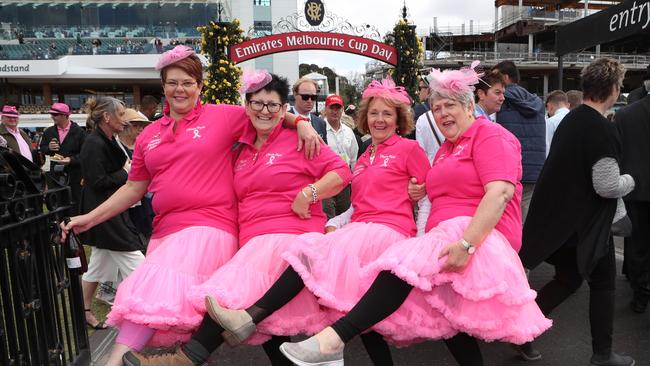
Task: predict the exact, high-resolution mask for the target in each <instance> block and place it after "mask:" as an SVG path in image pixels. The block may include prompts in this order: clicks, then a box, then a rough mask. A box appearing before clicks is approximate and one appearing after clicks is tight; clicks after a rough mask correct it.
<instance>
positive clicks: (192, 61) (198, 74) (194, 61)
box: [160, 55, 203, 86]
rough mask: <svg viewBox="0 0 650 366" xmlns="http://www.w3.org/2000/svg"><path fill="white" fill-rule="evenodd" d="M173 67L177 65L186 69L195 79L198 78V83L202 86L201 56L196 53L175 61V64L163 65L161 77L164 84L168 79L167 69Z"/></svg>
mask: <svg viewBox="0 0 650 366" xmlns="http://www.w3.org/2000/svg"><path fill="white" fill-rule="evenodd" d="M173 67H177V68H179V69H181V70H183V71H185V72H186V73H187V74H188V75H190V76H191V77H192V78H193V79H194V80H196V83H197V84H198V85H199V86H202V83H203V65H202V64H201V60H199V58H198V57H197V56H196V55H190V56H188V57H186V58H184V59H182V60H179V61H177V62H174V63H173V64H170V65H167V66H165V67H163V68H162V70H160V79H161V80H162V82H163V84H164V83H165V81H166V80H167V70H169V69H171V68H173Z"/></svg>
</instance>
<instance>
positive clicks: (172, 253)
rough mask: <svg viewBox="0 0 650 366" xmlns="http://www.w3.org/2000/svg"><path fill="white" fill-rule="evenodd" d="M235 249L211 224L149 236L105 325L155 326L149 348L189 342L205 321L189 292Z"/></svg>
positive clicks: (227, 235)
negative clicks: (161, 235)
mask: <svg viewBox="0 0 650 366" xmlns="http://www.w3.org/2000/svg"><path fill="white" fill-rule="evenodd" d="M236 251H237V239H236V238H235V237H234V236H233V235H232V234H230V233H228V232H226V231H223V230H220V229H216V228H213V227H205V226H194V227H189V228H186V229H183V230H181V231H178V232H175V233H173V234H169V235H167V236H165V237H162V238H159V239H152V240H151V242H150V243H149V247H148V251H147V255H146V257H145V259H144V261H143V262H142V263H141V264H140V265H139V266H138V267H137V268H136V269H135V271H133V272H132V273H131V275H130V276H129V277H127V278H126V279H125V280H124V281H123V282H122V283H121V284H120V286H119V287H118V289H117V294H116V296H115V302H114V304H113V307H112V309H111V312H110V313H109V314H108V318H107V322H108V324H111V325H114V326H116V327H118V328H119V327H120V324H121V323H122V322H123V321H124V320H128V321H130V322H132V323H135V324H141V325H146V326H148V327H150V328H154V329H156V330H157V331H156V333H155V334H154V336H153V338H152V339H151V340H150V341H149V344H148V346H152V347H167V346H171V345H173V344H174V343H177V342H185V341H187V340H188V339H189V338H190V336H191V335H192V332H193V331H194V330H195V329H196V328H197V327H198V326H199V324H200V323H201V320H202V319H203V313H202V312H199V311H197V310H196V309H195V308H194V306H192V304H190V302H189V300H188V298H187V295H188V291H189V290H190V288H191V287H192V286H196V285H199V284H201V283H203V282H205V281H206V280H207V279H208V278H210V276H211V275H212V273H214V271H216V270H217V269H218V268H219V267H221V266H222V265H223V264H224V263H226V262H227V261H228V260H229V259H230V258H232V256H233V255H234V254H235V252H236Z"/></svg>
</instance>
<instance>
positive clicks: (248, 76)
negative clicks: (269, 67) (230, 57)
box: [239, 70, 273, 94]
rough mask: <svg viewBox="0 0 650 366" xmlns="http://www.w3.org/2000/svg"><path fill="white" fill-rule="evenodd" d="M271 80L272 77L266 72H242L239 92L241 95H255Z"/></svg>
mask: <svg viewBox="0 0 650 366" xmlns="http://www.w3.org/2000/svg"><path fill="white" fill-rule="evenodd" d="M271 79H273V77H272V76H271V74H269V72H268V71H266V70H253V71H244V73H243V75H242V77H241V87H240V88H239V92H240V93H242V94H248V93H255V92H256V91H258V90H260V89H262V88H263V87H265V86H266V85H267V84H268V83H270V82H271Z"/></svg>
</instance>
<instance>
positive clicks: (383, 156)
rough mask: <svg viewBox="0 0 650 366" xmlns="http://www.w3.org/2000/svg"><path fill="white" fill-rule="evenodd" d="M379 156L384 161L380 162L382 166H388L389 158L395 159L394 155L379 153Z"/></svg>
mask: <svg viewBox="0 0 650 366" xmlns="http://www.w3.org/2000/svg"><path fill="white" fill-rule="evenodd" d="M379 157H380V158H381V159H384V163H383V164H381V166H383V167H387V166H388V162H389V161H390V160H391V159H395V158H396V156H395V155H384V154H380V155H379Z"/></svg>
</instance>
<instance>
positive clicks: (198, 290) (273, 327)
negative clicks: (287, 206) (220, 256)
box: [189, 233, 328, 345]
mask: <svg viewBox="0 0 650 366" xmlns="http://www.w3.org/2000/svg"><path fill="white" fill-rule="evenodd" d="M305 235H316V236H321V237H322V236H323V235H322V234H316V233H314V234H305ZM297 237H298V235H294V234H266V235H259V236H256V237H254V238H252V239H251V240H250V241H248V242H247V243H246V245H244V246H243V247H242V248H241V249H240V250H239V251H238V252H237V254H235V256H234V257H233V258H232V259H231V260H230V261H229V262H228V263H226V264H225V265H224V266H223V267H221V268H219V269H218V270H217V271H216V272H215V273H214V274H213V275H212V276H211V277H210V279H209V280H207V281H206V282H204V283H203V284H201V285H199V286H195V287H193V288H192V289H191V290H190V294H189V299H190V302H191V303H192V305H194V307H195V308H196V310H197V311H198V312H200V313H205V312H206V309H205V301H204V299H205V296H207V295H211V296H213V297H214V298H215V299H217V301H218V302H219V304H220V305H221V306H224V307H226V308H228V309H236V310H240V309H246V308H248V307H249V306H251V305H253V304H254V303H255V302H256V301H257V300H259V298H260V297H262V295H264V293H266V291H267V290H268V289H269V288H270V287H271V286H272V285H273V284H274V283H275V281H276V280H277V279H278V278H279V277H280V275H281V274H282V273H283V272H284V271H285V270H286V269H287V267H288V266H289V264H288V263H287V262H285V261H284V260H283V259H282V258H281V257H280V255H281V254H282V253H283V252H284V251H286V250H287V248H288V247H289V246H290V245H292V243H293V242H294V240H295V239H296V238H297ZM303 243H304V242H303ZM327 324H328V322H327V317H326V313H325V312H324V311H323V310H322V309H321V307H320V305H319V304H318V302H317V301H316V298H315V297H314V295H312V294H311V293H310V292H309V291H307V289H303V290H302V291H301V292H300V293H299V294H298V296H296V297H294V298H293V299H292V300H291V301H290V302H289V303H287V304H286V305H284V306H283V307H282V308H280V309H279V310H278V311H276V312H274V313H273V314H272V315H271V316H269V317H268V318H266V319H265V320H264V321H262V322H261V323H259V324H258V325H257V332H256V333H255V334H253V335H252V336H251V337H249V338H248V339H247V340H246V342H245V343H246V344H251V345H255V344H262V343H264V342H266V341H267V340H268V339H269V338H270V336H271V335H295V334H300V333H304V334H309V335H311V334H314V333H316V332H318V331H320V330H321V329H323V328H324V327H326V326H327Z"/></svg>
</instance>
